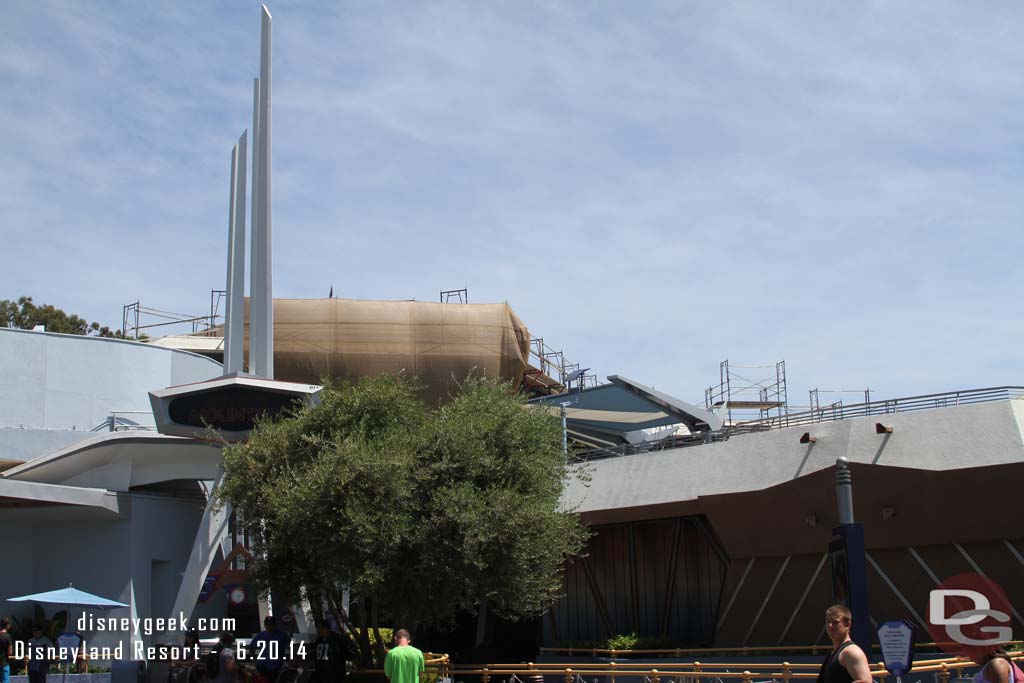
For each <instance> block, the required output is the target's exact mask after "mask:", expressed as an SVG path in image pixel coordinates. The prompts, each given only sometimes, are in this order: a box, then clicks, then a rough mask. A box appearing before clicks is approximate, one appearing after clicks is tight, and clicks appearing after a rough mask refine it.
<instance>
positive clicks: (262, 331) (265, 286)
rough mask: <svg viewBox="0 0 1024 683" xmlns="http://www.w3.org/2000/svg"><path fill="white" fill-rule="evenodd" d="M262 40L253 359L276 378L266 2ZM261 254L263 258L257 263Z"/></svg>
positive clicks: (257, 370) (259, 368) (262, 371)
mask: <svg viewBox="0 0 1024 683" xmlns="http://www.w3.org/2000/svg"><path fill="white" fill-rule="evenodd" d="M262 13H263V14H262V18H263V22H262V33H261V40H260V84H259V108H258V110H259V128H258V134H257V135H256V141H257V144H256V147H255V149H254V156H255V158H256V169H257V170H256V177H255V178H254V180H256V181H257V182H256V184H255V186H254V188H255V194H256V199H257V201H258V204H259V206H258V207H257V209H256V212H255V213H256V215H255V221H254V223H253V234H252V237H253V255H254V259H253V267H252V275H251V278H250V283H249V284H250V291H251V300H250V302H249V305H250V309H249V340H250V341H249V358H250V367H251V368H252V371H253V372H254V373H255V374H256V375H257V376H259V377H266V378H267V379H273V377H274V297H273V273H272V271H273V268H272V264H273V250H272V242H273V241H272V239H271V233H272V221H271V210H270V206H271V182H270V168H271V154H270V150H271V137H272V136H271V22H272V17H271V16H270V11H269V10H268V9H267V6H266V5H263V6H262ZM257 257H258V259H259V261H258V262H256V258H257Z"/></svg>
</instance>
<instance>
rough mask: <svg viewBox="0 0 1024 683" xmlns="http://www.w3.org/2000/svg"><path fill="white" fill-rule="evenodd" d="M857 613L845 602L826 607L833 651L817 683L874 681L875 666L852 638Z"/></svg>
mask: <svg viewBox="0 0 1024 683" xmlns="http://www.w3.org/2000/svg"><path fill="white" fill-rule="evenodd" d="M852 624H853V615H852V614H851V613H850V610H849V609H848V608H847V607H846V606H845V605H832V606H831V607H829V608H828V609H827V610H825V630H826V631H827V632H828V637H829V638H830V639H831V640H832V652H830V653H829V654H828V657H826V658H825V661H824V662H822V663H821V670H820V671H819V672H818V681H817V683H871V667H869V666H868V658H867V656H866V655H865V654H864V650H861V649H860V646H859V645H857V644H856V643H855V642H853V640H852V639H851V638H850V626H851V625H852Z"/></svg>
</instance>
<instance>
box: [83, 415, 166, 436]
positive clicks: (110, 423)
mask: <svg viewBox="0 0 1024 683" xmlns="http://www.w3.org/2000/svg"><path fill="white" fill-rule="evenodd" d="M128 415H142V416H144V417H142V418H131V417H127V416H128ZM146 418H148V419H146ZM89 431H93V432H127V431H143V432H155V431H156V420H155V419H154V418H153V411H151V410H112V411H110V416H109V417H108V418H107V419H105V420H104V421H103V422H100V423H99V424H98V425H96V426H95V427H93V428H92V429H91V430H89Z"/></svg>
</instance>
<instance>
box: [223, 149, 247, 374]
mask: <svg viewBox="0 0 1024 683" xmlns="http://www.w3.org/2000/svg"><path fill="white" fill-rule="evenodd" d="M247 153H248V131H243V132H242V136H241V137H240V138H239V139H238V144H236V145H235V146H234V148H233V149H232V150H231V199H230V204H231V206H230V208H229V212H228V213H229V215H228V275H227V287H226V289H227V310H226V311H225V315H224V374H225V375H230V374H231V373H234V372H241V371H242V354H243V341H244V335H245V300H244V295H245V167H246V158H247Z"/></svg>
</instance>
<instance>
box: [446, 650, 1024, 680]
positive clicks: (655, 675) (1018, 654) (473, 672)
mask: <svg viewBox="0 0 1024 683" xmlns="http://www.w3.org/2000/svg"><path fill="white" fill-rule="evenodd" d="M1009 656H1010V658H1011V659H1013V660H1014V661H1020V660H1022V659H1024V651H1019V650H1018V651H1015V652H1010V653H1009ZM659 666H661V665H659ZM743 666H745V667H747V668H746V669H744V670H743V671H742V672H739V671H706V670H704V669H698V670H696V671H693V672H689V673H691V674H692V676H690V677H695V678H697V679H698V680H699V679H707V678H714V679H718V680H720V681H724V680H727V679H741V680H742V681H743V683H752V682H753V680H754V676H755V672H752V671H750V668H753V667H752V666H751V665H749V664H744V665H743ZM775 666H776V667H778V668H777V670H776V671H766V672H758V673H757V674H756V675H758V676H761V677H769V678H770V679H771V680H772V681H780V680H781V681H783V683H789V681H791V680H793V679H810V678H817V677H818V674H817V673H815V672H807V673H800V672H795V671H794V670H793V667H794V665H792V664H789V663H788V662H782V663H781V664H776V665H775ZM977 666H978V665H977V664H975V663H974V662H972V661H970V660H966V659H964V660H963V661H956V662H940V663H938V664H930V663H929V664H924V665H920V666H919V665H915V666H914V671H915V672H918V673H925V672H935V673H936V679H937V681H938V683H948V682H949V678H950V673H952V672H956V671H962V670H963V669H968V668H974V667H977ZM519 667H520V668H518V669H514V670H510V669H499V670H494V669H491V668H488V667H483V668H479V669H470V668H465V669H464V668H455V669H452V670H451V671H452V673H453V674H459V675H462V676H479V677H480V680H481V683H490V680H491V677H492V676H495V675H497V676H509V675H525V676H534V675H537V674H538V673H541V674H547V675H554V674H560V675H562V676H563V677H564V681H565V683H575V682H576V681H577V680H579V679H580V678H581V677H583V676H607V677H609V679H610V681H611V683H615V680H616V678H619V677H622V678H626V677H633V678H641V679H643V680H644V681H648V682H649V683H661V681H662V678H663V677H664V678H675V679H682V678H684V677H685V678H689V677H687V676H685V675H684V674H682V673H680V672H676V671H667V670H665V669H664V668H660V669H658V668H650V669H632V670H620V669H615V668H608V667H600V666H596V665H593V664H581V665H580V667H581V668H579V669H574V668H572V667H565V668H558V669H555V668H552V669H545V670H543V671H541V670H538V669H537V668H536V665H535V664H530V665H527V666H526V667H524V666H523V665H519ZM870 669H871V674H872V677H874V678H877V679H878V680H879V681H881V683H885V681H886V679H887V678H888V676H889V675H890V674H889V672H888V671H887V670H886V669H885V665H884V664H882V663H881V662H878V663H875V664H872V665H870Z"/></svg>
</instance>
